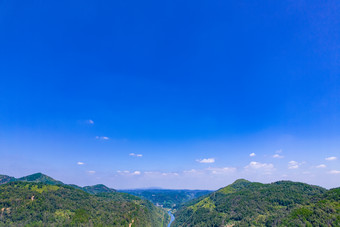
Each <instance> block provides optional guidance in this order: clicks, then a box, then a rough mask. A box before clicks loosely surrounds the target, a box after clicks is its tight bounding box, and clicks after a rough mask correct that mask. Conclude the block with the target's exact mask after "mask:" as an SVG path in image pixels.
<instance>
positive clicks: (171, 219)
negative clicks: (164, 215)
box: [168, 210, 175, 227]
mask: <svg viewBox="0 0 340 227" xmlns="http://www.w3.org/2000/svg"><path fill="white" fill-rule="evenodd" d="M168 214H169V215H170V223H169V224H168V227H170V225H171V223H172V222H173V221H175V216H174V215H173V214H172V213H171V211H170V210H169V211H168Z"/></svg>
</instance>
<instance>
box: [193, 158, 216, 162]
mask: <svg viewBox="0 0 340 227" xmlns="http://www.w3.org/2000/svg"><path fill="white" fill-rule="evenodd" d="M196 161H197V162H199V163H214V162H215V158H203V159H197V160H196Z"/></svg>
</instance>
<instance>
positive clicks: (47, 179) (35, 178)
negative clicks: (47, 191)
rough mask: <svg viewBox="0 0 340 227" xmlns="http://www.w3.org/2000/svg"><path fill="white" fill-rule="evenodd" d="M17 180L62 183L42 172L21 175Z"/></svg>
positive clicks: (52, 183)
mask: <svg viewBox="0 0 340 227" xmlns="http://www.w3.org/2000/svg"><path fill="white" fill-rule="evenodd" d="M16 180H17V181H27V182H35V183H45V184H51V185H57V184H64V183H63V182H61V181H57V180H55V179H53V178H52V177H49V176H47V175H45V174H42V173H35V174H32V175H28V176H25V177H21V178H18V179H16Z"/></svg>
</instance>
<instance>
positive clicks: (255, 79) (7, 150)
mask: <svg viewBox="0 0 340 227" xmlns="http://www.w3.org/2000/svg"><path fill="white" fill-rule="evenodd" d="M339 11H340V2H339V1H335V0H327V1H303V0H297V1H283V2H273V1H269V0H268V1H267V0H266V1H261V2H254V1H219V0H216V1H193V0H188V1H161V2H160V1H154V0H150V1H143V2H140V1H134V0H131V1H107V0H103V1H93V0H82V1H79V0H75V1H66V0H60V1H56V2H55V1H48V2H42V1H35V0H27V1H24V2H17V1H1V2H0V79H1V80H0V174H5V175H10V176H14V177H21V176H25V175H29V174H32V173H36V172H41V173H44V174H46V175H48V176H51V177H53V178H55V179H57V180H61V181H63V182H64V183H68V184H77V185H80V186H84V185H93V184H98V183H101V184H105V185H107V186H109V187H111V188H115V189H122V188H128V189H131V188H148V187H161V188H166V189H174V188H176V189H181V188H183V189H209V190H215V189H218V188H221V187H224V186H226V185H228V184H230V183H232V182H233V181H235V180H236V179H240V178H244V179H247V180H249V181H257V182H262V183H269V182H274V181H279V180H291V181H299V182H304V183H308V184H314V185H319V186H322V187H325V188H333V187H340V117H339V116H340V55H339V53H340V14H339V13H338V12H339Z"/></svg>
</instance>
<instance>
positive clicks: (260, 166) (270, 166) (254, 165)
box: [244, 162, 274, 170]
mask: <svg viewBox="0 0 340 227" xmlns="http://www.w3.org/2000/svg"><path fill="white" fill-rule="evenodd" d="M244 168H245V169H255V170H256V169H264V170H273V169H274V165H273V164H271V163H260V162H250V163H249V165H247V166H246V167H244Z"/></svg>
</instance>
